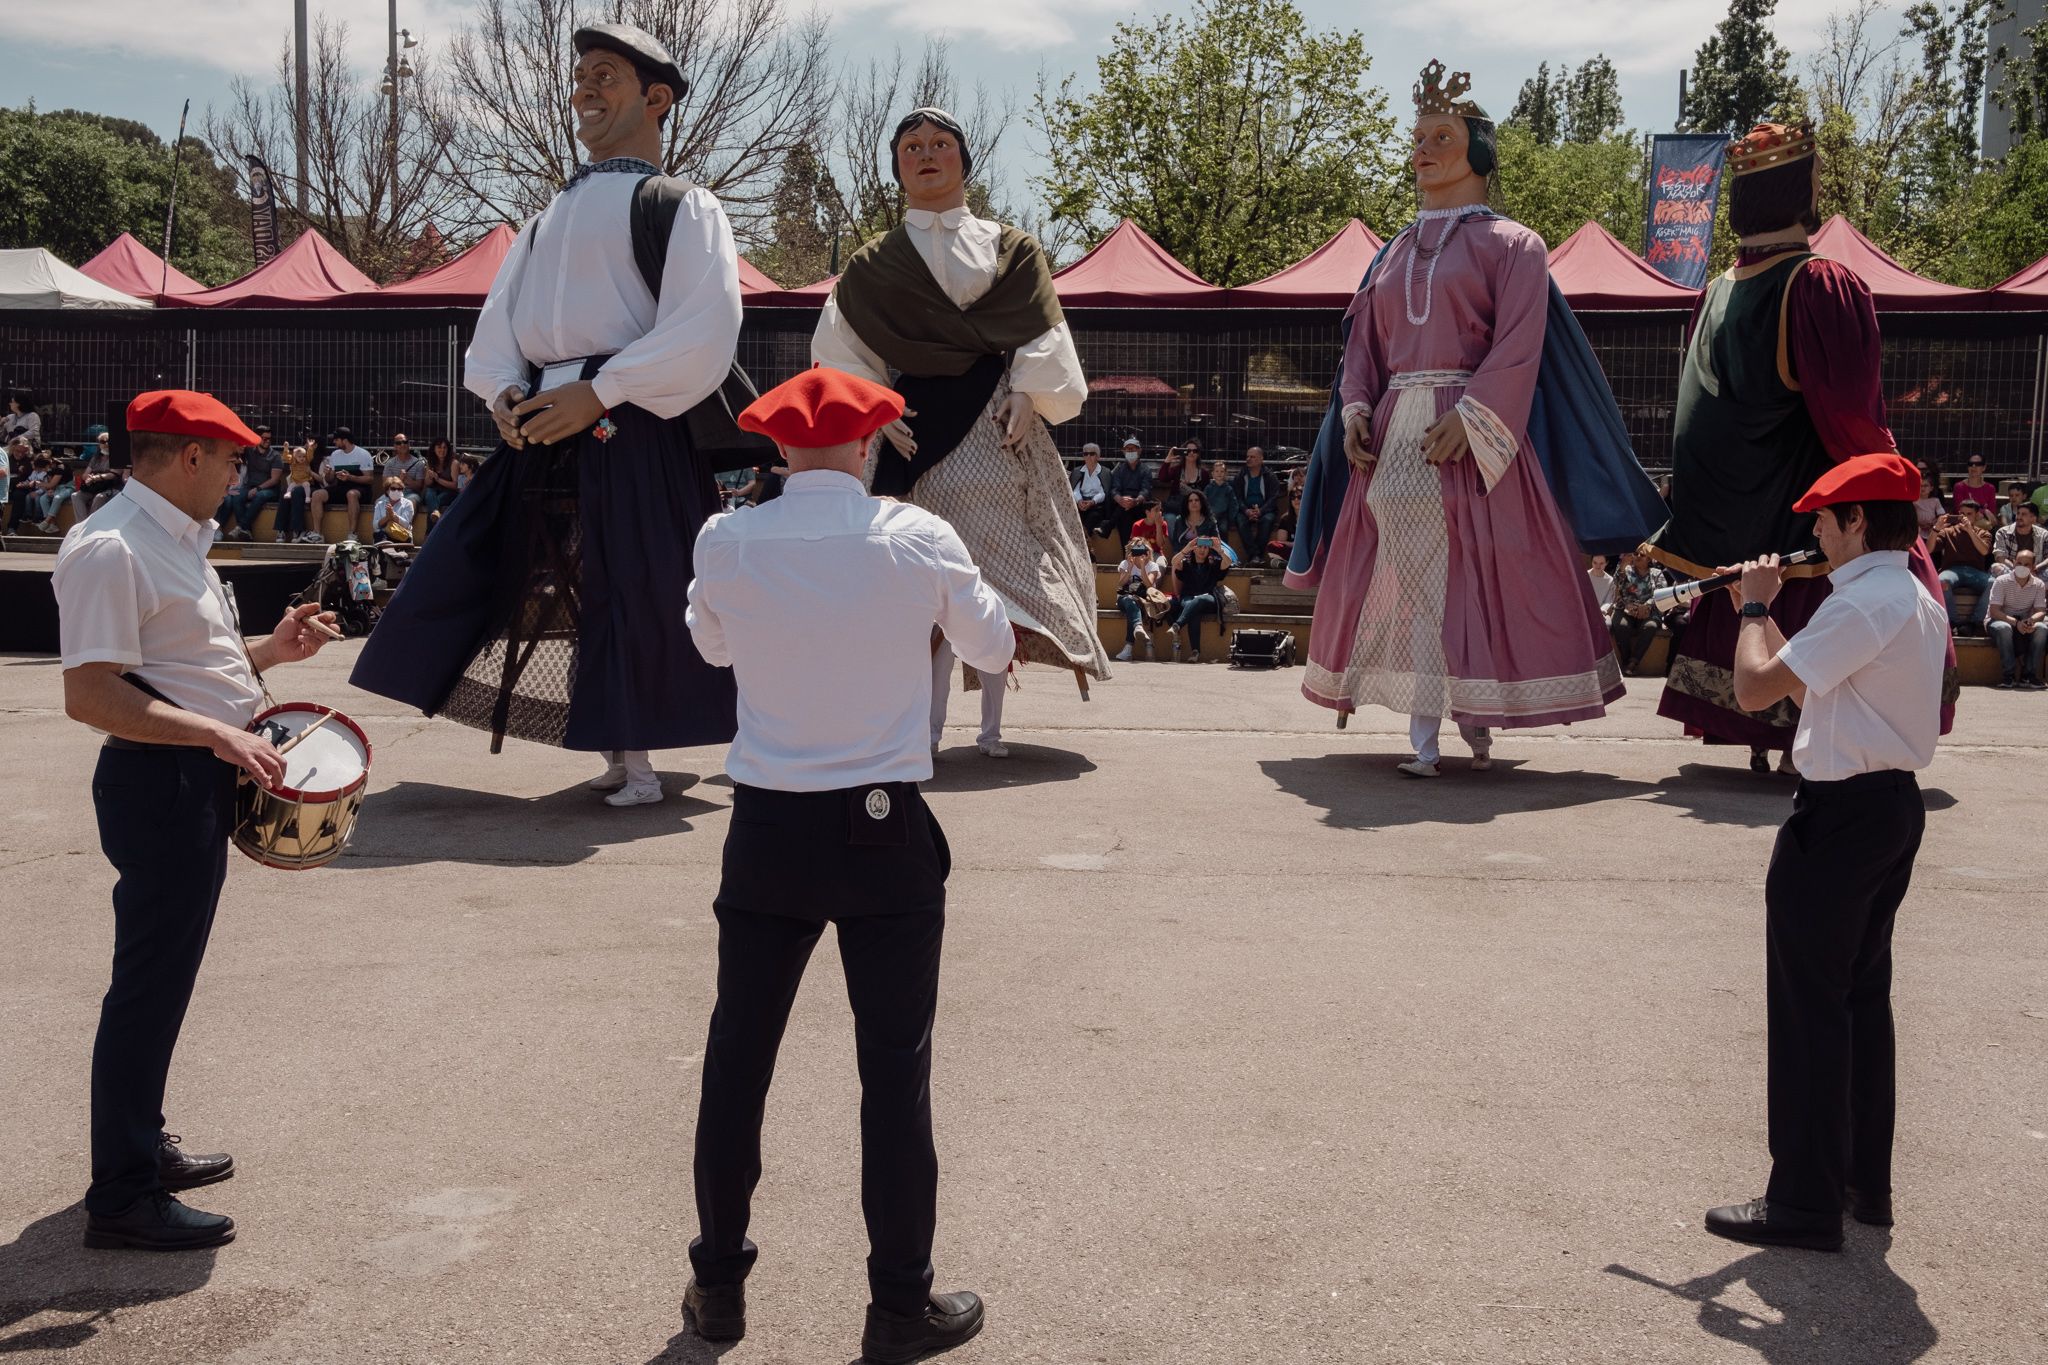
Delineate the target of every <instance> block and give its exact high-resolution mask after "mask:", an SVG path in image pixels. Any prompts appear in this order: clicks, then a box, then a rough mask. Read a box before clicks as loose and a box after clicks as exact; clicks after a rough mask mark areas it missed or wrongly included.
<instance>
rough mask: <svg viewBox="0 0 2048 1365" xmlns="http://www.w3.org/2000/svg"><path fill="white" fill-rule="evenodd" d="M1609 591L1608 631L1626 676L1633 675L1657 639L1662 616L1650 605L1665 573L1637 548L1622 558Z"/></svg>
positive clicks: (1661, 585)
mask: <svg viewBox="0 0 2048 1365" xmlns="http://www.w3.org/2000/svg"><path fill="white" fill-rule="evenodd" d="M1612 582H1613V585H1614V586H1613V587H1612V589H1611V590H1610V591H1611V592H1612V594H1613V598H1614V602H1613V606H1612V608H1611V609H1610V610H1609V612H1608V614H1607V633H1608V635H1609V636H1611V637H1612V638H1613V640H1614V653H1615V657H1617V658H1619V659H1620V660H1621V672H1622V676H1624V677H1634V676H1635V671H1636V670H1637V669H1638V668H1641V667H1642V666H1643V656H1644V655H1646V654H1648V653H1649V652H1650V642H1651V641H1653V640H1655V639H1656V638H1657V627H1658V626H1660V625H1662V624H1663V620H1664V618H1663V616H1662V614H1660V613H1659V612H1658V611H1656V610H1655V609H1654V608H1653V607H1652V606H1651V605H1650V598H1651V595H1652V594H1654V593H1655V592H1656V591H1657V589H1659V588H1661V587H1664V586H1665V582H1664V572H1663V570H1661V569H1659V568H1657V567H1656V565H1654V564H1652V563H1651V562H1650V556H1649V555H1648V554H1646V553H1644V552H1643V551H1641V550H1635V551H1632V552H1630V553H1629V554H1625V555H1623V556H1622V557H1621V569H1620V571H1619V572H1617V573H1616V574H1615V575H1614V578H1613V580H1612Z"/></svg>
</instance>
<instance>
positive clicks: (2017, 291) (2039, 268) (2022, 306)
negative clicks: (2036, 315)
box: [1991, 256, 2048, 313]
mask: <svg viewBox="0 0 2048 1365" xmlns="http://www.w3.org/2000/svg"><path fill="white" fill-rule="evenodd" d="M1991 296H1992V299H1993V301H1994V302H1995V303H1996V304H1997V305H1998V306H1999V307H2000V308H2006V309H2018V310H2021V311H2023V312H2030V313H2033V312H2040V311H2041V310H2043V309H2048V256H2043V257H2042V258H2041V259H2040V260H2038V261H2035V262H2034V263H2033V264H2032V265H2030V266H2028V267H2027V268H2026V269H2024V270H2021V271H2019V272H2017V273H2016V274H2013V275H2012V276H2010V277H2008V278H2006V279H2003V280H2000V281H1999V282H1998V283H1997V284H1994V285H1992V286H1991Z"/></svg>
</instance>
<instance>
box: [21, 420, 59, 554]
mask: <svg viewBox="0 0 2048 1365" xmlns="http://www.w3.org/2000/svg"><path fill="white" fill-rule="evenodd" d="M21 439H23V440H26V439H27V438H26V437H23V438H21ZM70 496H71V481H70V480H69V479H68V478H66V477H65V474H64V463H63V461H61V460H56V459H52V458H51V457H50V455H49V453H48V452H46V451H37V452H36V454H35V455H34V456H32V457H31V458H30V460H29V507H28V512H29V517H30V519H32V520H33V521H34V522H35V526H36V529H37V530H38V531H41V532H42V533H43V534H44V535H46V536H54V535H57V534H58V533H59V527H58V525H57V509H58V508H60V507H62V506H63V505H64V504H65V502H66V501H67V500H68V499H69V498H70Z"/></svg>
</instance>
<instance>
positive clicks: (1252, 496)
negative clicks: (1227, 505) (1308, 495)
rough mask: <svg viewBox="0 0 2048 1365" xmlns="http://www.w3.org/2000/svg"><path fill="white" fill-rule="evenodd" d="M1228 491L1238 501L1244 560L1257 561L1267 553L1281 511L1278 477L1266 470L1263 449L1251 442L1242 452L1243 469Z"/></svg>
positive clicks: (1248, 561)
mask: <svg viewBox="0 0 2048 1365" xmlns="http://www.w3.org/2000/svg"><path fill="white" fill-rule="evenodd" d="M1230 491H1231V493H1232V495H1233V496H1234V497H1235V499H1236V502H1237V520H1236V521H1235V522H1234V523H1232V524H1233V525H1234V526H1235V527H1236V528H1237V538H1238V542H1239V543H1240V544H1242V545H1243V546H1244V556H1245V562H1246V563H1248V564H1256V563H1258V562H1259V559H1260V557H1261V556H1262V555H1264V554H1265V553H1266V542H1267V541H1268V540H1270V539H1271V538H1272V535H1273V523H1274V521H1275V520H1276V519H1277V518H1278V517H1279V515H1280V494H1281V492H1282V489H1281V487H1280V480H1279V479H1278V478H1277V477H1275V476H1274V475H1272V474H1269V473H1267V472H1266V452H1265V451H1263V450H1261V449H1259V448H1258V447H1257V446H1252V447H1251V448H1250V449H1248V450H1246V451H1245V453H1244V472H1243V473H1242V474H1239V475H1238V476H1237V477H1236V478H1235V479H1233V480H1231V483H1230Z"/></svg>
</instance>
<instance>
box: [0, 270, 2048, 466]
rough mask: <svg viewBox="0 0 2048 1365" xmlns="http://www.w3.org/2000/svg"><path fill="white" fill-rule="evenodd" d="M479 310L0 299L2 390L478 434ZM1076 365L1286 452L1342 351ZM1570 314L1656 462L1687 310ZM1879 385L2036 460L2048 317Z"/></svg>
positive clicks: (1261, 327) (1097, 431) (1175, 329)
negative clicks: (2, 309) (60, 306)
mask: <svg viewBox="0 0 2048 1365" xmlns="http://www.w3.org/2000/svg"><path fill="white" fill-rule="evenodd" d="M475 316H476V315H475V314H474V313H473V312H470V311H468V310H457V309H446V310H442V309H432V310H428V309H415V310H408V311H404V312H399V311H390V312H371V311H355V310H330V311H297V310H290V311H287V310H275V311H271V310H251V311H237V312H233V313H202V312H197V311H193V312H185V311H176V310H163V311H152V312H119V313H80V312H47V311H23V312H12V313H0V387H4V388H6V389H26V390H29V391H30V393H31V394H32V395H33V401H34V403H35V405H36V406H37V407H38V408H39V409H40V410H41V411H42V413H43V422H44V435H45V438H46V439H47V440H49V441H51V442H54V443H59V444H68V443H73V442H78V441H82V440H83V439H84V438H85V435H86V431H87V429H88V428H89V427H91V426H93V425H95V424H99V423H105V422H108V421H109V420H110V417H111V418H112V420H116V421H118V420H119V418H118V414H119V413H120V411H121V410H122V408H123V407H125V405H126V403H127V401H128V400H129V399H130V398H132V397H133V396H134V395H135V394H136V393H137V392H139V391H140V390H142V389H145V388H152V387H197V388H203V389H207V390H209V391H211V392H214V393H218V394H220V395H222V396H223V397H224V398H226V399H227V400H228V401H229V402H230V403H231V404H232V405H233V406H234V407H235V408H236V409H237V410H238V411H239V412H241V413H242V414H243V415H244V416H245V417H246V418H247V420H249V421H251V422H258V421H261V422H267V423H268V424H269V425H270V426H271V428H272V429H273V431H275V432H276V433H278V434H279V435H280V436H289V435H291V434H292V433H294V432H296V431H298V430H300V429H302V428H303V429H306V430H312V431H320V432H325V431H331V430H332V429H333V428H334V427H336V426H348V427H351V428H353V429H354V431H355V433H356V436H357V439H358V440H361V441H363V442H365V443H367V444H371V445H382V444H384V443H385V442H387V441H388V440H389V439H390V437H391V435H392V434H393V433H394V432H396V431H400V430H403V431H405V432H407V433H408V434H410V435H411V436H413V438H414V440H415V441H416V442H417V441H420V440H422V439H423V438H424V439H431V438H432V437H433V436H436V435H442V434H452V435H454V437H455V439H456V441H457V444H459V445H463V446H469V447H476V448H487V447H488V446H490V445H491V444H492V443H493V441H494V440H495V433H494V431H493V428H492V425H491V422H490V418H489V415H488V414H487V413H486V412H485V410H484V407H483V404H482V403H480V402H478V401H477V400H476V399H475V398H473V397H472V396H471V395H469V394H468V393H467V392H466V391H464V390H463V389H462V388H461V369H462V352H463V350H464V348H466V347H467V345H468V344H469V337H470V332H471V330H472V328H473V327H474V324H475ZM1068 316H1069V321H1070V322H1071V323H1072V325H1073V328H1074V336H1075V341H1076V344H1077V346H1078V347H1079V350H1080V354H1081V362H1082V365H1083V367H1084V368H1085V369H1086V371H1087V373H1088V379H1089V388H1090V397H1089V400H1088V403H1087V405H1086V406H1085V407H1084V408H1083V410H1082V413H1081V415H1080V417H1078V418H1077V419H1075V420H1074V421H1073V422H1070V423H1067V424H1066V425H1064V426H1062V427H1060V429H1059V432H1058V436H1059V442H1060V445H1061V447H1062V448H1063V449H1065V450H1067V451H1068V452H1069V453H1070V454H1071V453H1073V452H1074V451H1077V450H1078V449H1079V447H1080V445H1081V444H1082V442H1084V441H1095V442H1098V443H1099V444H1101V445H1102V446H1103V447H1104V448H1105V450H1112V451H1113V450H1114V448H1115V446H1116V445H1118V444H1120V443H1121V442H1122V440H1123V438H1124V437H1125V436H1126V435H1129V434H1131V433H1136V434H1138V435H1139V436H1140V438H1141V439H1142V440H1144V442H1145V443H1146V445H1147V447H1148V448H1150V449H1153V450H1157V449H1159V448H1162V447H1164V446H1167V445H1170V444H1175V443H1178V442H1180V441H1184V440H1186V439H1188V438H1189V437H1195V438H1198V439H1200V440H1201V442H1202V444H1203V445H1204V447H1205V448H1207V449H1209V450H1212V451H1216V452H1219V453H1224V454H1229V455H1232V456H1235V455H1238V454H1241V453H1242V451H1243V450H1244V448H1245V447H1246V446H1250V445H1259V446H1263V447H1265V449H1266V451H1267V453H1268V454H1269V455H1271V456H1274V457H1276V458H1281V459H1285V458H1287V457H1288V456H1289V455H1290V454H1291V453H1292V452H1295V451H1299V450H1305V449H1306V448H1307V447H1308V446H1309V445H1310V444H1312V442H1313V441H1314V438H1315V433H1316V429H1317V427H1318V426H1319V425H1320V423H1321V421H1322V418H1323V413H1324V411H1325V409H1326V407H1327V405H1328V403H1329V387H1328V386H1329V382H1330V376H1331V375H1332V374H1333V373H1334V371H1335V368H1336V364H1337V359H1338V349H1339V347H1338V330H1337V322H1338V315H1337V314H1336V313H1335V312H1334V311H1329V312H1324V311H1308V310H1298V311H1292V312H1248V311H1220V310H1219V311H1197V310H1190V311H1150V310H1122V309H1118V310H1077V311H1075V312H1073V313H1071V314H1069V315H1068ZM1580 320H1581V322H1582V324H1583V325H1584V327H1585V329H1586V333H1587V336H1588V338H1589V340H1590V341H1591V343H1592V346H1593V349H1594V352H1595V353H1596V354H1597V355H1598V357H1599V359H1600V363H1601V365H1602V366H1603V367H1604V368H1605V370H1606V372H1607V378H1608V382H1609V383H1610V385H1611V386H1612V387H1613V390H1614V394H1615V398H1616V399H1617V400H1618V402H1619V403H1620V406H1621V411H1622V416H1623V419H1624V421H1625V422H1626V423H1627V426H1628V431H1629V435H1630V437H1631V438H1632V439H1633V441H1634V442H1635V447H1636V453H1637V455H1638V456H1639V457H1640V458H1641V460H1642V461H1643V463H1644V465H1645V466H1647V467H1649V468H1651V469H1653V470H1655V469H1662V468H1666V467H1668V466H1669V464H1670V457H1671V423H1672V407H1673V402H1674V400H1675V398H1676V395H1677V392H1678V368H1679V361H1680V356H1681V348H1682V346H1683V340H1684V329H1685V317H1684V315H1683V314H1676V313H1588V314H1583V315H1581V319H1580ZM815 322H816V314H815V313H811V312H808V311H804V310H794V309H767V308H757V309H751V310H749V312H748V314H747V320H746V323H745V326H744V327H743V329H742V331H741V335H740V352H739V354H740V361H741V363H742V364H743V365H744V366H746V368H747V370H748V372H749V373H750V374H752V375H753V376H754V378H755V379H756V380H757V381H758V382H759V383H761V384H762V385H763V386H764V387H765V386H766V385H768V384H773V383H779V382H780V381H781V380H783V379H786V378H788V377H789V376H790V375H793V374H795V373H796V372H797V371H799V370H801V369H803V368H805V367H806V366H808V365H809V363H810V336H811V330H812V327H813V326H814V325H815ZM1884 327H1885V346H1884V374H1883V383H1884V396H1885V401H1886V403H1887V405H1888V409H1889V414H1890V418H1891V423H1892V427H1893V429H1894V431H1895V432H1896V433H1897V435H1898V439H1899V443H1900V446H1901V448H1902V449H1904V450H1906V451H1907V452H1908V453H1910V454H1911V455H1913V456H1914V457H1915V458H1919V459H1926V460H1929V461H1930V462H1932V463H1934V464H1937V465H1939V466H1941V467H1942V468H1944V469H1948V470H1954V469H1958V468H1960V467H1961V465H1962V463H1963V460H1964V458H1965V457H1966V456H1968V455H1969V454H1972V453H1981V454H1983V455H1984V456H1985V457H1986V459H1987V461H1988V463H1989V465H1990V467H1991V471H1992V473H1993V474H1994V475H1995V476H1997V475H2007V476H2009V475H2026V476H2029V477H2039V476H2040V475H2041V473H2042V465H2043V430H2044V425H2048V315H2031V314H2027V315H1981V314H1970V315H1959V314H1922V315H1894V316H1888V317H1886V318H1885V319H1884Z"/></svg>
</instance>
